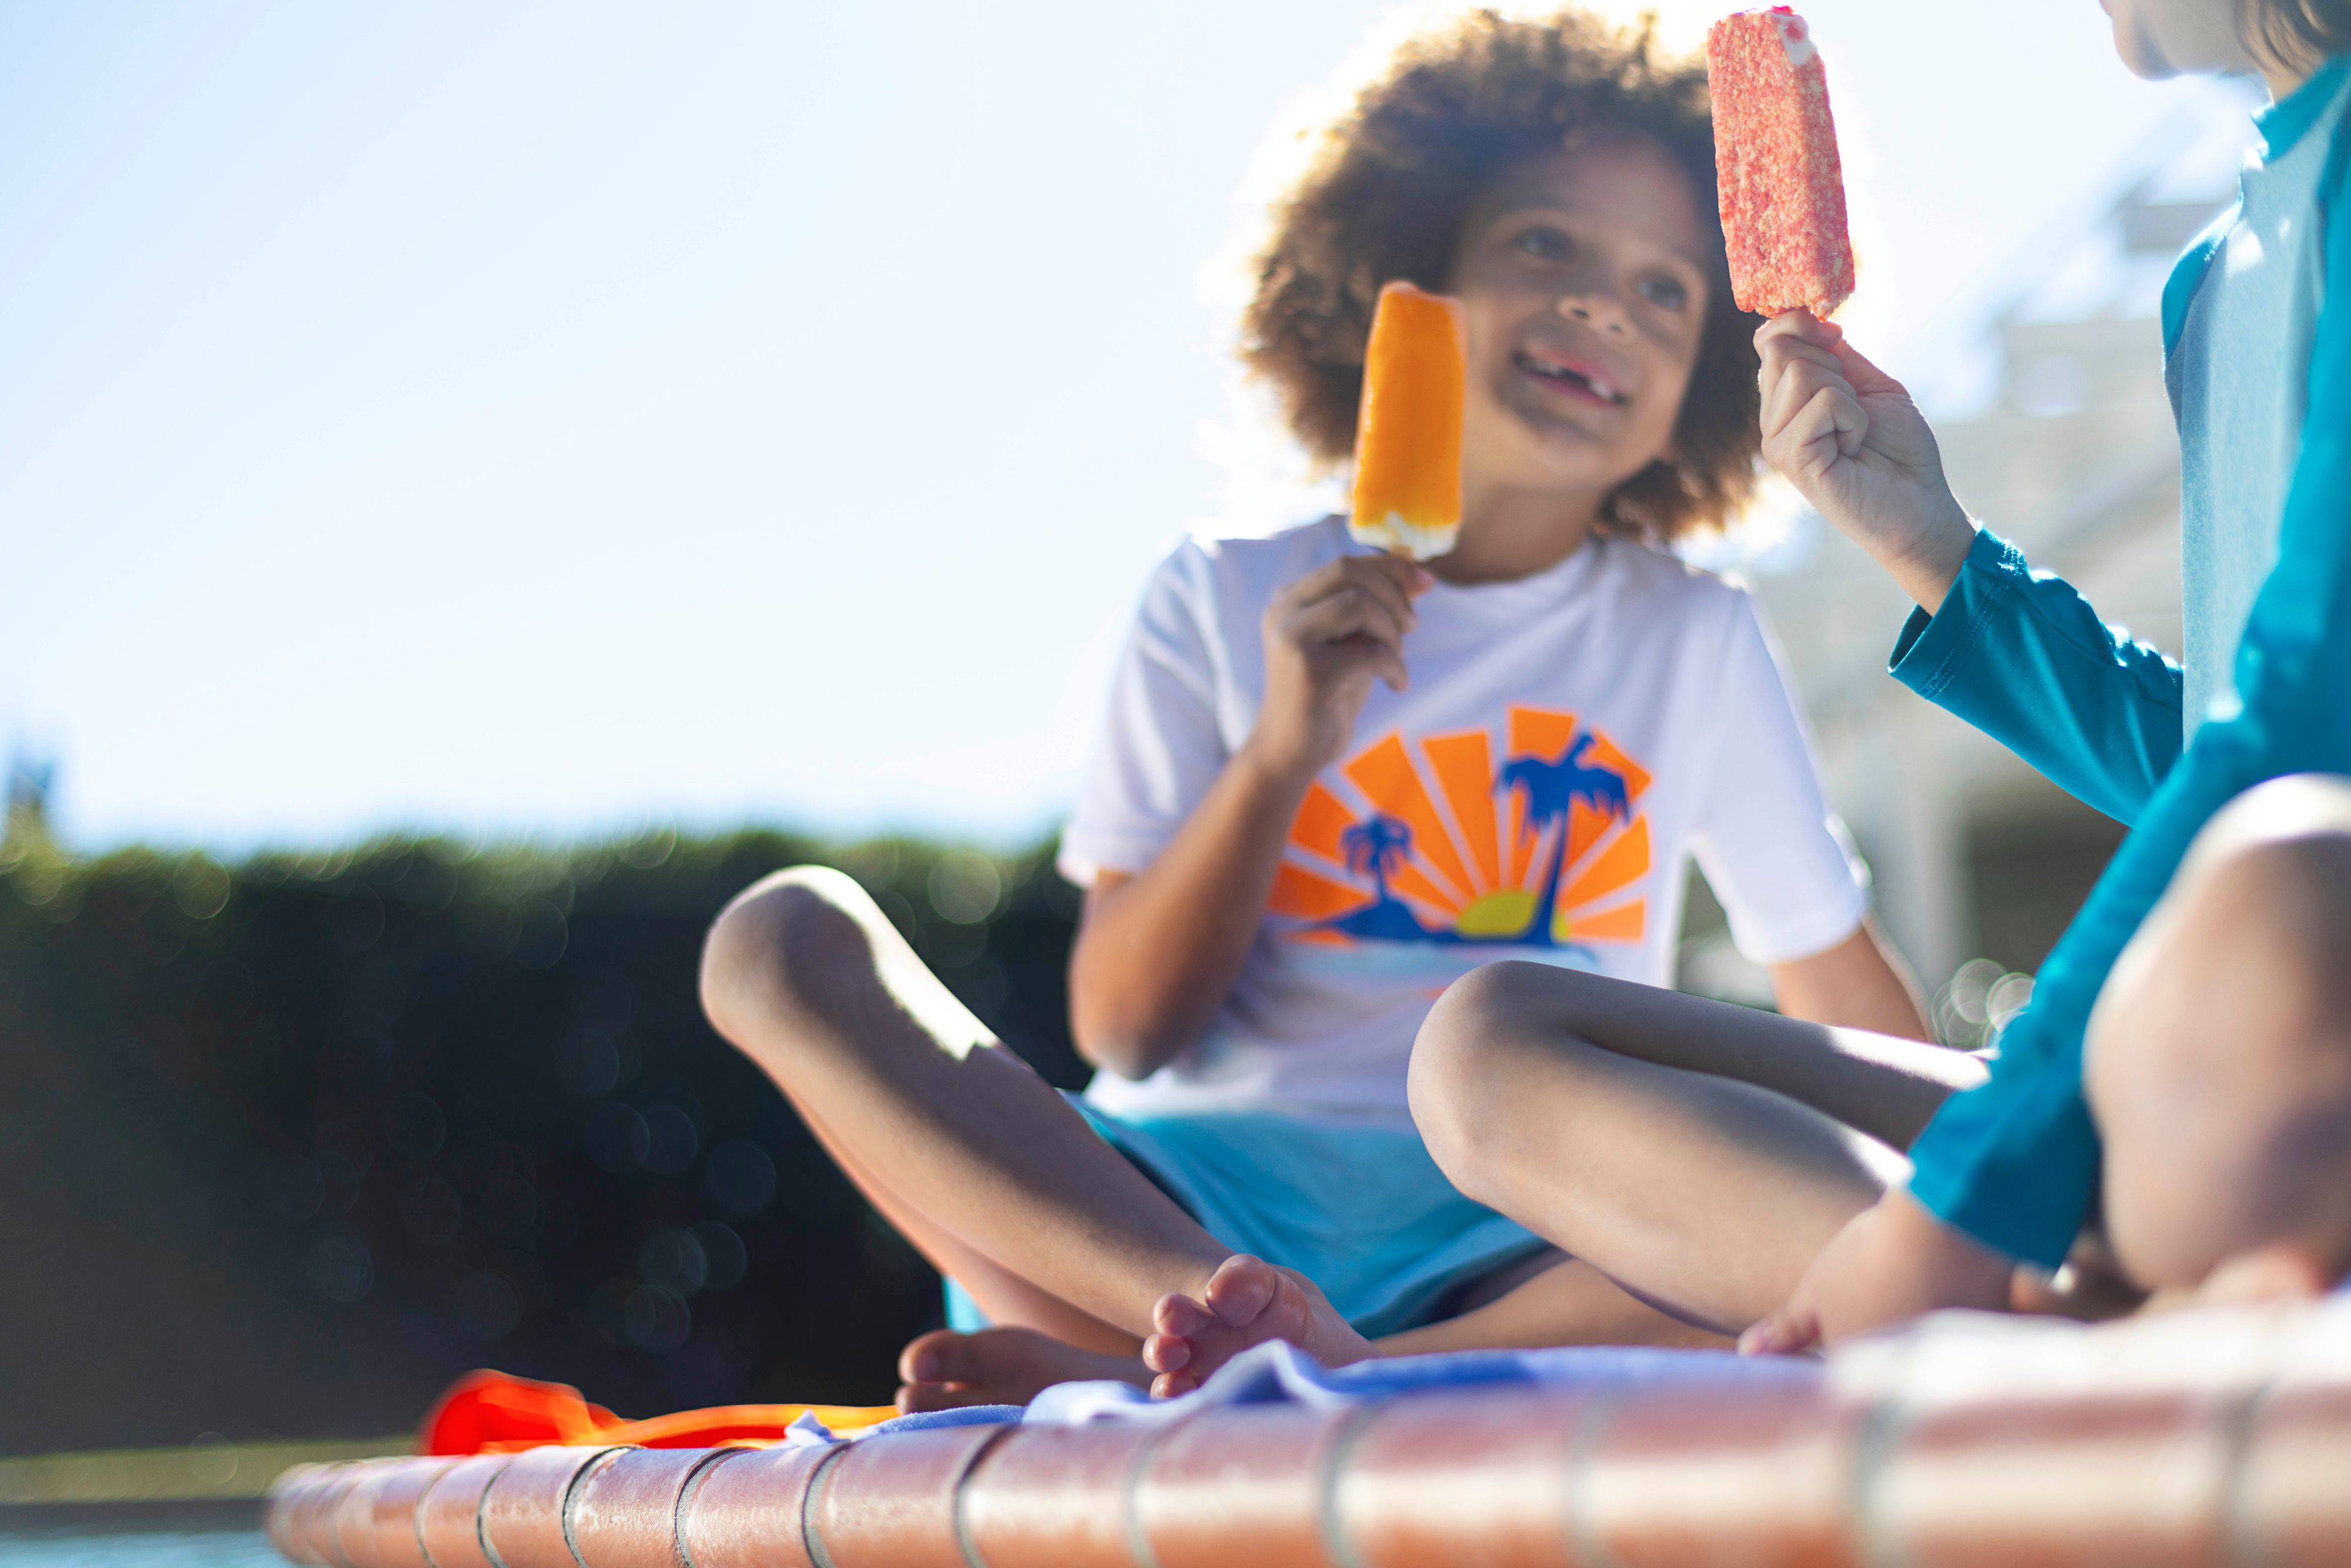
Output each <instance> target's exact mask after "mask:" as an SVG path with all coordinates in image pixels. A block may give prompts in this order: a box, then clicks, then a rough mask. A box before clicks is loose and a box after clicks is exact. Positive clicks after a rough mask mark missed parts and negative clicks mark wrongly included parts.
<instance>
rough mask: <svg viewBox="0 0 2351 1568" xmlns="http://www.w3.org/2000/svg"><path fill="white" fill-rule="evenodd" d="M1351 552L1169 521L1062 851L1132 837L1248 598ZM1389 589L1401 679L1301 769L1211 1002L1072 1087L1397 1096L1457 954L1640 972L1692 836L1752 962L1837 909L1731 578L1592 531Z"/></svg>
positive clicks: (1146, 853) (1212, 689)
mask: <svg viewBox="0 0 2351 1568" xmlns="http://www.w3.org/2000/svg"><path fill="white" fill-rule="evenodd" d="M1358 553H1361V547H1359V546H1357V545H1355V544H1353V542H1352V541H1351V540H1350V539H1349V538H1348V537H1347V529H1346V525H1345V523H1344V522H1343V520H1341V519H1339V518H1337V517H1326V518H1324V519H1322V520H1321V521H1319V522H1314V523H1309V524H1306V525H1305V526H1303V527H1300V528H1290V529H1289V530H1287V531H1286V532H1283V533H1280V534H1277V535H1275V536H1273V537H1272V538H1191V539H1187V540H1186V541H1185V542H1184V543H1183V544H1181V545H1179V546H1178V547H1177V548H1176V549H1175V551H1174V553H1172V554H1171V555H1169V556H1168V557H1167V559H1165V561H1163V562H1161V564H1160V566H1159V568H1158V570H1156V571H1155V573H1154V574H1153V575H1152V578H1151V581H1150V584H1149V586H1148V587H1147V588H1146V589H1145V590H1144V597H1143V604H1142V607H1141V609H1140V611H1139V612H1137V615H1136V619H1135V624H1134V630H1133V632H1132V633H1131V634H1130V635H1129V637H1128V640H1127V643H1126V647H1125V649H1124V651H1123V653H1122V654H1121V656H1120V662H1119V665H1118V669H1117V673H1116V675H1115V678H1114V680H1113V685H1112V691H1111V699H1110V711H1109V716H1108V719H1107V722H1106V724H1105V726H1104V728H1103V731H1102V736H1101V737H1100V739H1099V741H1098V742H1097V745H1096V748H1095V752H1094V755H1093V758H1092V763H1091V765H1090V767H1089V768H1088V769H1087V773H1086V778H1085V781H1084V784H1083V786H1082V787H1081V790H1080V793H1079V798H1078V806H1077V810H1076V813H1075V814H1074V815H1073V816H1072V817H1071V821H1070V823H1069V826H1068V828H1067V829H1066V830H1065V831H1063V833H1062V837H1061V870H1062V872H1063V873H1064V874H1065V875H1067V876H1068V877H1069V878H1070V879H1071V881H1072V882H1075V883H1080V884H1081V885H1091V884H1092V881H1093V878H1094V874H1095V873H1097V872H1098V871H1101V870H1103V869H1105V868H1107V869H1110V870H1115V871H1123V872H1140V871H1142V870H1143V869H1144V868H1145V867H1147V866H1148V865H1150V863H1151V862H1152V861H1153V860H1154V859H1155V858H1156V857H1157V856H1158V854H1159V852H1161V851H1162V850H1163V849H1165V847H1166V846H1167V844H1168V842H1169V841H1171V840H1172V839H1174V838H1175V834H1176V831H1178V830H1179V829H1181V828H1182V827H1183V825H1184V821H1185V820H1186V818H1187V817H1189V816H1190V815H1191V813H1192V810H1193V808H1194V807H1196V805H1198V804H1199V801H1200V799H1201V797H1202V796H1203V795H1204V794H1206V793H1207V789H1208V787H1209V786H1210V784H1211V783H1213V782H1214V781H1215V779H1216V778H1217V774H1218V773H1219V772H1220V771H1221V770H1222V768H1224V766H1225V763H1226V760H1227V759H1228V758H1230V757H1231V756H1232V755H1233V753H1234V751H1235V750H1237V749H1238V747H1240V745H1241V744H1242V742H1243V741H1245V740H1246V739H1247V738H1248V737H1249V731H1250V728H1251V727H1252V726H1253V725H1254V724H1255V723H1256V720H1257V714H1258V707H1259V703H1260V702H1261V700H1262V699H1263V696H1264V692H1265V657H1264V643H1263V641H1262V633H1261V632H1260V630H1259V627H1260V622H1261V619H1262V617H1263V615H1264V613H1265V609H1266V605H1267V604H1268V603H1269V602H1270V601H1271V599H1272V598H1273V595H1274V594H1275V593H1276V592H1277V591H1280V589H1281V588H1283V587H1284V586H1286V585H1287V584H1289V583H1291V582H1294V581H1296V580H1298V579H1299V578H1301V577H1303V576H1305V575H1306V574H1307V573H1308V572H1310V571H1311V570H1314V569H1315V568H1317V567H1319V566H1322V564H1323V563H1325V562H1326V561H1329V560H1332V559H1335V558H1337V557H1339V556H1342V555H1348V554H1358ZM1417 608H1418V611H1419V624H1418V626H1417V627H1416V629H1415V630H1414V631H1413V632H1410V633H1409V634H1408V635H1407V636H1406V638H1405V664H1406V665H1407V666H1408V668H1409V669H1410V671H1411V674H1412V685H1411V689H1410V690H1408V691H1406V692H1404V693H1401V694H1399V693H1396V692H1393V691H1390V690H1389V689H1388V688H1387V686H1386V685H1384V684H1377V685H1374V686H1373V688H1372V695H1371V698H1370V700H1369V701H1368V702H1367V703H1366V704H1365V705H1364V712H1363V716H1362V717H1361V718H1359V719H1358V720H1357V721H1356V724H1355V730H1354V734H1353V738H1352V739H1351V741H1350V742H1349V745H1348V747H1347V750H1346V753H1345V755H1344V756H1343V758H1342V759H1341V760H1340V761H1339V762H1338V763H1337V764H1335V765H1334V766H1332V767H1331V768H1326V769H1325V770H1324V771H1323V772H1322V776H1321V777H1320V779H1318V780H1317V781H1316V783H1315V785H1314V786H1313V788H1312V789H1311V790H1310V791H1309V793H1308V796H1307V800H1306V803H1305V805H1304V806H1303V807H1302V808H1301V810H1300V811H1299V813H1298V816H1297V819H1296V821H1294V823H1293V825H1292V826H1291V828H1290V842H1289V846H1288V848H1287V850H1286V851H1285V852H1284V856H1283V861H1282V866H1281V870H1280V875H1279V877H1278V879H1277V881H1276V882H1275V884H1274V892H1273V896H1272V900H1271V903H1270V907H1269V908H1268V910H1267V912H1266V914H1265V916H1264V919H1263V922H1262V924H1261V925H1260V927H1259V932H1258V937H1257V941H1256V943H1255V945H1254V946H1252V947H1251V948H1250V951H1249V959H1248V961H1247V963H1246V965H1245V966H1244V967H1243V968H1242V970H1241V975H1240V978H1239V980H1238V982H1237V983H1236V984H1235V985H1234V987H1233V989H1232V993H1231V994H1230V995H1229V996H1228V997H1227V998H1226V999H1225V1004H1224V1006H1223V1008H1222V1009H1219V1010H1218V1012H1217V1017H1216V1020H1215V1022H1214V1023H1213V1024H1212V1025H1211V1026H1210V1028H1209V1030H1208V1031H1207V1034H1206V1035H1204V1036H1203V1037H1202V1038H1201V1039H1200V1040H1197V1041H1196V1042H1195V1043H1194V1044H1192V1045H1191V1046H1189V1047H1187V1048H1186V1050H1185V1051H1182V1052H1181V1053H1180V1054H1179V1055H1178V1056H1177V1057H1176V1058H1175V1060H1174V1061H1171V1062H1169V1063H1168V1064H1167V1065H1166V1066H1165V1067H1163V1068H1161V1069H1159V1071H1156V1072H1154V1073H1152V1074H1151V1075H1150V1076H1149V1077H1147V1078H1144V1079H1143V1080H1141V1081H1140V1082H1131V1081H1128V1080H1125V1079H1122V1078H1120V1077H1118V1076H1117V1075H1115V1074H1113V1073H1110V1072H1100V1073H1097V1074H1095V1077H1094V1081H1093V1083H1092V1087H1090V1088H1089V1089H1088V1090H1087V1091H1086V1095H1087V1098H1088V1100H1089V1101H1091V1102H1092V1103H1094V1104H1095V1105H1098V1106H1100V1107H1101V1108H1102V1109H1103V1110H1105V1111H1108V1112H1111V1113H1113V1114H1117V1115H1122V1116H1131V1117H1150V1116H1164V1115H1178V1114H1190V1113H1200V1112H1221V1111H1244V1110H1259V1111H1263V1110H1279V1111H1290V1112H1312V1113H1335V1114H1343V1115H1350V1114H1351V1115H1359V1116H1368V1117H1372V1118H1374V1119H1377V1120H1380V1121H1387V1122H1394V1121H1407V1122H1408V1116H1409V1113H1408V1112H1407V1110H1406V1107H1405V1063H1406V1061H1407V1060H1408V1059H1409V1056H1410V1053H1411V1050H1412V1042H1413V1037H1414V1036H1415V1035H1416V1033H1417V1032H1418V1031H1419V1029H1420V1024H1421V1020H1422V1019H1424V1018H1426V1016H1427V1013H1428V1009H1429V1006H1430V1004H1431V1003H1432V1002H1434V1001H1435V1000H1436V998H1437V995H1438V994H1439V993H1440V992H1442V991H1443V990H1444V989H1445V988H1446V987H1447V986H1448V985H1450V984H1451V983H1452V982H1453V981H1454V980H1456V979H1458V978H1459V977H1461V976H1462V975H1464V974H1467V973H1468V971H1469V970H1471V969H1473V968H1475V967H1478V966H1479V965H1480V964H1486V963H1490V962H1492V961H1494V960H1496V959H1498V958H1528V959H1534V960H1537V961H1540V962H1545V963H1552V964H1561V965H1565V966H1569V967H1575V968H1583V969H1590V970H1593V971H1595V972H1598V973H1601V974H1605V975H1613V976H1616V977H1621V978H1625V979H1631V980H1640V981H1646V982H1647V983H1649V984H1651V985H1660V986H1662V985H1670V984H1671V983H1672V977H1673V964H1674V948H1675V943H1676V941H1677V937H1678V936H1679V931H1680V925H1681V904H1682V888H1683V883H1684V878H1685V874H1686V864H1687V860H1688V859H1689V858H1690V857H1692V856H1695V857H1696V858H1697V860H1698V864H1699V865H1700V866H1701V867H1702V868H1703V869H1704V871H1705V873H1706V877H1707V881H1708V883H1709V884H1711V885H1712V887H1713V888H1714V890H1715V892H1716V894H1718V895H1719V897H1720V898H1721V900H1722V903H1723V906H1724V908H1725V909H1726V910H1727V911H1728V912H1729V916H1730V931H1731V936H1732V939H1733V940H1734V941H1735V942H1736V943H1737V944H1738V946H1739V949H1740V952H1742V953H1744V954H1746V955H1747V956H1749V957H1750V958H1751V959H1754V960H1755V961H1756V962H1758V963H1764V964H1771V963H1782V962H1785V961H1787V960H1789V959H1792V958H1799V957H1802V956H1807V955H1810V954H1813V953H1817V952H1820V951H1821V950H1823V949H1824V948H1826V947H1829V946H1833V945H1834V944H1835V943H1837V942H1840V941H1842V940H1844V938H1845V937H1846V936H1850V935H1851V934H1852V932H1853V931H1854V929H1855V926H1856V925H1859V923H1860V920H1861V916H1862V914H1863V911H1864V909H1865V906H1866V902H1867V901H1866V895H1865V891H1864V885H1863V881H1862V877H1861V875H1860V873H1859V872H1858V870H1857V868H1856V866H1855V864H1854V862H1853V861H1852V859H1851V857H1850V855H1849V852H1848V849H1847V846H1846V841H1845V838H1844V830H1843V828H1842V826H1841V825H1840V824H1838V823H1837V821H1835V819H1834V817H1832V816H1831V814H1830V812H1829V810H1828V807H1827V804H1826V803H1825V801H1824V800H1823V797H1822V793H1821V786H1820V781H1819V779H1818V777H1817V775H1816V773H1815V770H1814V768H1813V758H1812V752H1811V748H1810V745H1809V742H1808V738H1807V737H1806V735H1805V731H1804V727H1803V723H1802V719H1801V718H1800V717H1799V716H1798V715H1797V712H1796V706H1795V703H1794V701H1793V700H1792V697H1791V696H1790V694H1789V689H1788V683H1787V680H1786V677H1785V676H1784V675H1783V674H1782V671H1781V669H1780V666H1779V662H1778V659H1777V656H1776V654H1775V652H1774V650H1773V648H1772V645H1771V640H1770V639H1769V637H1768V636H1767V635H1766V634H1765V632H1764V631H1763V627H1762V625H1761V622H1760V621H1759V620H1758V619H1757V615H1756V610H1755V605H1754V601H1752V600H1750V598H1749V597H1748V595H1747V593H1746V592H1745V591H1743V590H1741V589H1739V588H1736V587H1734V586H1732V585H1730V584H1729V583H1726V582H1724V581H1722V580H1719V579H1718V578H1715V577H1712V576H1709V575H1708V574H1707V573H1705V572H1702V571H1699V570H1696V569H1695V568H1692V567H1690V566H1687V565H1686V564H1684V563H1683V562H1681V561H1679V560H1677V559H1675V558H1673V557H1672V556H1669V555H1666V554H1663V553H1660V552H1658V551H1656V550H1654V549H1646V548H1644V547H1642V546H1640V545H1637V544H1633V543H1628V542H1626V541H1624V540H1620V539H1600V538H1594V539H1592V540H1590V541H1589V542H1587V543H1586V544H1584V545H1583V548H1581V549H1578V550H1577V551H1576V552H1575V553H1574V554H1573V555H1571V556H1569V557H1568V558H1567V559H1565V560H1563V561H1562V562H1560V563H1559V564H1558V565H1557V566H1554V567H1552V568H1551V569H1550V570H1547V571H1543V572H1540V573H1538V574H1536V575H1535V576H1532V577H1528V578H1522V579H1520V580H1517V581H1515V582H1505V583H1489V584H1484V585H1481V586H1479V587H1474V588H1456V587H1453V586H1450V585H1448V584H1446V583H1442V582H1440V583H1438V584H1437V586H1436V587H1434V588H1432V589H1430V590H1429V591H1427V592H1426V593H1425V594H1423V595H1422V596H1421V597H1420V599H1419V600H1418V601H1417ZM1562 826H1563V827H1564V829H1565V832H1564V835H1563V836H1562V831H1561V830H1562Z"/></svg>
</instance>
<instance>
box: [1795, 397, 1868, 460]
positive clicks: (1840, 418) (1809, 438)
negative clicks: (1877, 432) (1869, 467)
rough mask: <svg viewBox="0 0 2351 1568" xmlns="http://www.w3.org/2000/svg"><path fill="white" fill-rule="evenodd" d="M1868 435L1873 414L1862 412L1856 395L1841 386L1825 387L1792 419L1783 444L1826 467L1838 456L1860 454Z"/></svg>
mask: <svg viewBox="0 0 2351 1568" xmlns="http://www.w3.org/2000/svg"><path fill="white" fill-rule="evenodd" d="M1868 438H1869V415H1868V414H1866V413H1863V412H1862V407H1861V404H1860V403H1858V402H1855V401H1854V397H1853V394H1852V393H1851V392H1845V391H1844V390H1843V389H1842V388H1838V387H1823V388H1822V389H1821V390H1820V391H1819V392H1815V393H1813V401H1812V402H1808V403H1806V404H1805V405H1804V406H1803V408H1802V410H1801V411H1800V412H1799V413H1797V415H1796V417H1795V418H1793V419H1792V420H1790V421H1789V422H1788V430H1787V434H1786V436H1785V437H1784V438H1783V444H1787V445H1791V446H1792V447H1793V448H1794V449H1795V450H1796V451H1797V452H1799V453H1802V454H1805V455H1809V456H1810V458H1811V460H1812V461H1813V464H1814V465H1818V466H1821V467H1826V466H1827V465H1828V464H1829V463H1830V462H1832V461H1833V460H1834V459H1835V458H1838V457H1852V456H1855V455H1857V454H1858V453H1859V452H1860V451H1861V448H1862V444H1863V443H1864V442H1865V441H1866V440H1867V439H1868Z"/></svg>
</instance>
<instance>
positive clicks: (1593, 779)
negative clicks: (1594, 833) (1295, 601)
mask: <svg viewBox="0 0 2351 1568" xmlns="http://www.w3.org/2000/svg"><path fill="white" fill-rule="evenodd" d="M1596 738H1597V737H1594V736H1593V735H1592V734H1591V732H1589V731H1586V732H1585V733H1583V734H1582V735H1579V736H1577V737H1575V740H1574V743H1573V745H1571V746H1570V747H1568V748H1567V751H1566V753H1565V754H1564V755H1563V756H1562V757H1561V758H1560V759H1559V760H1558V761H1557V762H1545V761H1544V760H1543V759H1542V758H1540V757H1513V758H1510V761H1508V762H1506V763H1504V764H1503V765H1502V776H1501V778H1500V779H1498V780H1496V781H1495V786H1494V787H1495V788H1496V789H1499V790H1503V791H1506V792H1507V791H1509V790H1511V789H1516V790H1519V791H1520V793H1521V795H1522V796H1523V798H1524V799H1523V804H1524V805H1525V808H1526V813H1527V830H1528V831H1530V832H1538V833H1539V832H1541V831H1543V830H1544V829H1545V828H1548V827H1552V826H1554V825H1556V826H1557V827H1558V829H1559V840H1558V841H1557V842H1556V843H1554V844H1553V845H1552V852H1551V870H1550V872H1549V873H1548V874H1546V875H1545V876H1544V878H1543V890H1542V897H1541V899H1540V900H1538V901H1537V903H1536V904H1535V914H1534V919H1533V920H1532V921H1531V922H1530V923H1529V925H1528V926H1527V936H1528V937H1529V938H1530V939H1531V940H1533V941H1537V942H1548V941H1550V940H1552V936H1551V922H1552V912H1553V911H1554V910H1555V909H1556V908H1557V907H1558V904H1559V879H1560V876H1561V873H1563V872H1564V871H1565V870H1566V869H1567V817H1568V812H1569V810H1570V809H1571V808H1572V807H1573V805H1574V804H1575V802H1576V801H1577V800H1583V802H1585V803H1586V804H1587V805H1589V806H1590V807H1591V808H1592V809H1593V810H1595V811H1598V812H1599V813H1601V815H1603V816H1604V817H1608V818H1610V819H1612V820H1614V819H1621V818H1625V817H1630V816H1631V815H1632V814H1633V803H1632V800H1631V799H1630V798H1629V797H1628V796H1627V795H1626V794H1625V776H1624V775H1623V774H1621V773H1618V772H1617V771H1616V770H1615V769H1614V768H1602V767H1599V766H1596V765H1593V766H1586V764H1585V763H1584V761H1583V755H1584V753H1585V752H1587V751H1589V750H1591V749H1592V745H1593V741H1594V739H1596Z"/></svg>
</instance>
